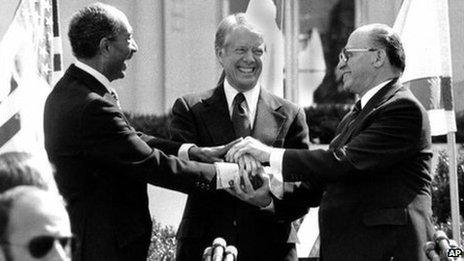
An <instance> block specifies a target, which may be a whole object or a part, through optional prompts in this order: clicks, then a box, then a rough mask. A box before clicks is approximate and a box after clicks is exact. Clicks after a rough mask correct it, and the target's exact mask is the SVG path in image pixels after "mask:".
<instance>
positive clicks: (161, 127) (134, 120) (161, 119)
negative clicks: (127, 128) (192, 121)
mask: <svg viewBox="0 0 464 261" xmlns="http://www.w3.org/2000/svg"><path fill="white" fill-rule="evenodd" d="M124 114H125V116H126V118H127V120H128V121H129V122H130V123H131V125H132V127H134V129H136V130H137V131H141V132H143V133H145V134H148V135H152V136H156V137H158V138H165V139H167V138H169V125H170V123H171V119H172V116H171V114H163V115H151V114H135V113H128V112H125V113H124Z"/></svg>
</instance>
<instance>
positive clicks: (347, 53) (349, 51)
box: [338, 48, 378, 63]
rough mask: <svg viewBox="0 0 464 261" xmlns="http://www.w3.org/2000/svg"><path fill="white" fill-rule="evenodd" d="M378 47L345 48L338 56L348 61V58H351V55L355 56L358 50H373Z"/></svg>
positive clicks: (341, 59)
mask: <svg viewBox="0 0 464 261" xmlns="http://www.w3.org/2000/svg"><path fill="white" fill-rule="evenodd" d="M377 50H378V49H377V48H353V49H346V48H343V49H342V51H341V52H340V55H339V56H338V59H339V60H340V61H343V62H345V63H346V62H348V59H350V57H351V56H353V53H356V52H373V51H377Z"/></svg>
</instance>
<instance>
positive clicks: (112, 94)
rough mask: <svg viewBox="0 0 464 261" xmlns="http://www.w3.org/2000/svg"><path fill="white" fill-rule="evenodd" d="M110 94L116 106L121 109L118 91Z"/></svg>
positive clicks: (112, 91) (112, 90) (111, 91)
mask: <svg viewBox="0 0 464 261" xmlns="http://www.w3.org/2000/svg"><path fill="white" fill-rule="evenodd" d="M110 94H111V96H112V97H113V99H114V102H115V103H116V106H118V108H119V109H121V104H120V103H119V98H118V94H117V93H116V91H115V90H114V89H111V90H110Z"/></svg>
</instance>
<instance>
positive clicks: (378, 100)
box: [339, 78, 401, 145]
mask: <svg viewBox="0 0 464 261" xmlns="http://www.w3.org/2000/svg"><path fill="white" fill-rule="evenodd" d="M400 88H401V84H399V83H398V78H395V79H393V80H391V81H390V82H389V83H388V84H387V85H386V86H384V87H383V88H382V89H380V90H379V91H378V92H377V93H376V94H375V95H374V96H373V97H372V98H371V99H370V100H369V102H367V104H366V106H364V108H363V109H362V110H361V112H360V113H359V115H358V116H357V117H356V119H355V120H354V122H353V123H352V124H351V125H350V126H347V128H349V129H348V130H347V131H346V133H345V134H344V135H343V136H342V137H340V142H339V145H344V144H346V143H347V142H348V141H349V140H350V138H351V136H352V135H353V133H355V132H356V130H357V129H358V128H360V127H361V125H362V123H363V122H364V121H365V119H366V118H367V117H368V116H369V115H370V114H371V113H373V112H374V111H375V110H376V109H377V108H378V107H379V106H380V105H382V104H384V103H385V102H386V101H387V100H388V99H390V98H391V97H392V96H393V95H394V94H395V93H396V92H397V91H398V90H399V89H400Z"/></svg>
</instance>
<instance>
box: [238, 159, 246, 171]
mask: <svg viewBox="0 0 464 261" xmlns="http://www.w3.org/2000/svg"><path fill="white" fill-rule="evenodd" d="M237 163H238V167H239V173H241V172H242V171H243V170H244V169H246V162H245V159H244V158H243V157H242V158H239V159H238V161H237Z"/></svg>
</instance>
